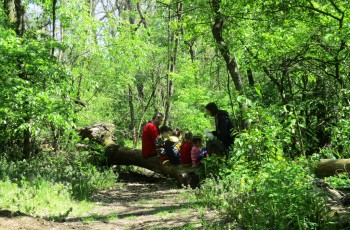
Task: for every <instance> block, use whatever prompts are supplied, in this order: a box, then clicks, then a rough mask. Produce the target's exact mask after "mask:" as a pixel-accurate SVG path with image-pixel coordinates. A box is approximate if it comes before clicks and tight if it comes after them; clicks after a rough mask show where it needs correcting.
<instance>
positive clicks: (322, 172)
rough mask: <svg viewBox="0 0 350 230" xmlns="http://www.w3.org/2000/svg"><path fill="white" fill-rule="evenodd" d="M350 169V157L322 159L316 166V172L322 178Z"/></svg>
mask: <svg viewBox="0 0 350 230" xmlns="http://www.w3.org/2000/svg"><path fill="white" fill-rule="evenodd" d="M349 171H350V159H321V160H320V162H319V163H318V165H317V166H316V168H315V174H316V176H318V177H320V178H323V177H329V176H334V175H336V174H338V173H343V172H349Z"/></svg>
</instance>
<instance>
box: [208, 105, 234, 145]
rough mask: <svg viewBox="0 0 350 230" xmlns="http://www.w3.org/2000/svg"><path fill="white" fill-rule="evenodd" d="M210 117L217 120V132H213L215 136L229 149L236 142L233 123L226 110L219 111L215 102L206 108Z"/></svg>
mask: <svg viewBox="0 0 350 230" xmlns="http://www.w3.org/2000/svg"><path fill="white" fill-rule="evenodd" d="M205 109H206V110H207V113H208V115H209V116H211V117H214V118H215V127H216V130H215V131H213V132H212V133H213V135H214V136H215V137H216V138H217V139H218V140H220V141H221V142H222V143H223V145H224V146H225V148H226V149H228V148H229V147H230V146H231V145H232V144H233V142H234V137H233V136H232V129H233V125H232V121H231V119H230V117H229V115H228V112H227V111H225V110H219V108H218V107H217V105H216V104H215V103H214V102H211V103H209V104H207V105H206V106H205Z"/></svg>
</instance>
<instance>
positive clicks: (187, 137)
mask: <svg viewBox="0 0 350 230" xmlns="http://www.w3.org/2000/svg"><path fill="white" fill-rule="evenodd" d="M192 138H193V134H192V132H191V131H187V132H186V133H185V141H192Z"/></svg>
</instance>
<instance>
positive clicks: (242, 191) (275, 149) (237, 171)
mask: <svg viewBox="0 0 350 230" xmlns="http://www.w3.org/2000/svg"><path fill="white" fill-rule="evenodd" d="M249 112H250V113H253V114H248V115H247V116H249V117H250V118H251V120H252V124H251V127H250V129H249V130H245V131H243V132H242V133H240V135H239V136H238V137H237V139H236V140H235V145H234V150H231V152H230V155H229V156H228V157H227V158H220V157H214V156H212V157H210V158H206V159H205V160H204V167H203V171H204V174H205V175H206V179H205V180H204V181H203V182H202V185H201V189H199V190H198V191H197V194H196V201H197V202H198V203H200V204H201V205H203V206H206V207H210V208H214V209H217V210H219V211H220V212H221V213H222V215H223V216H224V218H225V219H226V220H225V221H226V222H227V223H238V224H239V225H240V226H242V227H243V228H244V229H253V230H254V229H256V230H263V229H276V230H284V229H327V230H328V229H337V226H336V224H335V223H332V220H331V212H330V209H329V207H327V206H326V197H325V194H324V193H323V192H322V191H320V190H319V189H317V188H316V186H315V183H314V181H315V180H314V175H313V173H312V170H311V169H312V165H313V160H312V158H307V157H298V158H292V157H290V156H288V155H287V154H285V151H286V148H285V146H286V145H288V143H290V141H291V139H290V131H291V129H290V127H289V128H288V127H287V128H286V127H283V126H282V125H281V124H280V123H279V122H277V121H276V118H274V117H272V116H270V115H268V113H265V112H264V111H259V108H253V109H252V110H251V111H250V110H249V111H248V113H249ZM285 123H288V117H286V120H285ZM292 131H293V130H292Z"/></svg>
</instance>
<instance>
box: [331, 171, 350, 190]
mask: <svg viewBox="0 0 350 230" xmlns="http://www.w3.org/2000/svg"><path fill="white" fill-rule="evenodd" d="M325 181H326V182H327V183H329V184H330V186H331V187H333V188H335V189H350V178H349V174H348V173H339V174H337V175H336V176H331V177H327V178H325Z"/></svg>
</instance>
